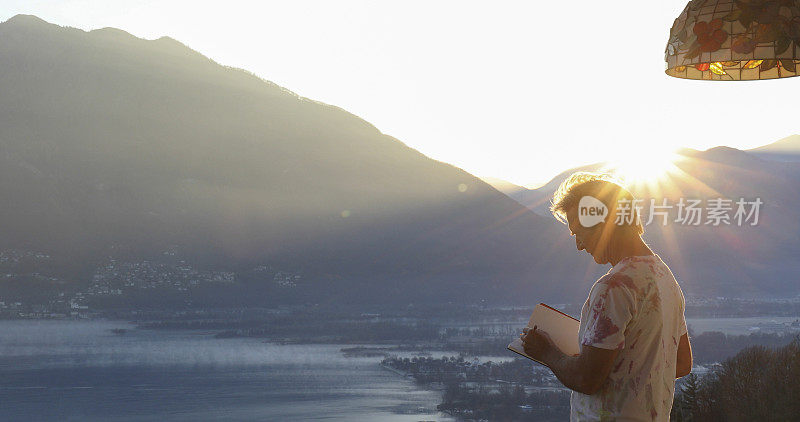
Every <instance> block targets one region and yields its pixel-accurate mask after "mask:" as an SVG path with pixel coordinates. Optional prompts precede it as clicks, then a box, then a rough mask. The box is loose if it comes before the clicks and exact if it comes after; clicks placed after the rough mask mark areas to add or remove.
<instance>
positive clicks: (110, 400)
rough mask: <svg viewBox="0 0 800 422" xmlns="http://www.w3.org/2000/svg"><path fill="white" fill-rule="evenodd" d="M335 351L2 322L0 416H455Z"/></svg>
mask: <svg viewBox="0 0 800 422" xmlns="http://www.w3.org/2000/svg"><path fill="white" fill-rule="evenodd" d="M116 328H124V329H127V330H128V331H126V332H125V333H124V334H115V333H114V332H112V331H111V330H112V329H116ZM341 347H343V346H340V345H278V344H272V343H266V342H264V340H263V339H215V338H213V336H212V335H211V333H198V332H186V331H181V332H175V331H150V330H137V329H134V327H132V326H131V325H129V324H127V323H125V322H115V321H46V320H40V321H35V320H34V321H30V320H27V321H16V320H15V321H0V420H37V421H143V420H160V421H196V420H245V421H264V420H330V421H339V420H341V421H345V420H346V421H353V420H369V421H420V420H438V421H452V420H453V419H451V418H449V417H447V416H446V415H443V414H441V413H438V412H437V411H436V405H437V404H438V403H439V401H440V398H441V393H439V392H436V391H430V390H424V389H420V388H418V387H416V386H415V385H414V384H413V383H412V382H411V381H410V380H408V379H406V378H404V377H401V376H399V375H397V374H394V373H392V372H390V371H388V370H385V369H383V368H381V367H380V365H379V362H380V358H375V357H370V358H366V357H356V358H346V357H344V356H343V355H342V353H341V352H340V351H339V349H340V348H341Z"/></svg>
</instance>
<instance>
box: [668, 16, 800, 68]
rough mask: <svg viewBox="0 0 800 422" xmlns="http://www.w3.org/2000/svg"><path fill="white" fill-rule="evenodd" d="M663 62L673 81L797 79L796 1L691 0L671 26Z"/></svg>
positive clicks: (799, 25)
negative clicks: (683, 79) (677, 79)
mask: <svg viewBox="0 0 800 422" xmlns="http://www.w3.org/2000/svg"><path fill="white" fill-rule="evenodd" d="M665 60H666V62H667V70H666V72H667V75H670V76H674V77H676V78H685V79H704V80H716V81H738V80H755V79H775V78H787V77H790V76H797V75H798V70H800V69H798V67H800V0H692V1H690V2H689V4H687V5H686V8H685V9H683V12H681V14H680V16H678V18H677V19H675V23H674V24H673V25H672V29H671V30H670V32H669V42H668V43H667V50H666V52H665Z"/></svg>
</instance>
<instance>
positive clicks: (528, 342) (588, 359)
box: [520, 327, 619, 394]
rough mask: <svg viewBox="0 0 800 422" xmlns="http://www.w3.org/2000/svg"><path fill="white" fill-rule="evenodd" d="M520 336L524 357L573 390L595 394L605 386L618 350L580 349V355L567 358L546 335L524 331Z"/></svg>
mask: <svg viewBox="0 0 800 422" xmlns="http://www.w3.org/2000/svg"><path fill="white" fill-rule="evenodd" d="M523 331H524V333H523V334H522V335H520V338H521V339H522V345H523V347H524V348H525V353H526V354H527V355H528V356H530V357H532V358H534V359H536V360H538V361H540V362H543V363H544V364H546V365H547V366H549V367H550V370H552V371H553V374H555V376H556V378H558V380H559V381H561V383H562V384H564V386H566V387H567V388H569V389H570V390H573V391H577V392H579V393H582V394H594V393H595V392H597V391H598V390H599V389H600V387H601V386H602V385H603V383H604V382H605V380H606V378H607V377H608V374H610V373H611V367H612V364H613V363H614V361H615V360H616V358H617V354H618V353H619V350H616V349H615V350H607V349H600V348H596V347H592V346H581V353H580V354H579V355H575V356H567V355H565V354H564V352H562V351H561V350H560V349H559V348H558V347H556V345H555V344H553V341H552V340H551V339H550V336H548V335H547V333H545V332H544V331H541V330H537V329H536V327H534V329H525V330H523Z"/></svg>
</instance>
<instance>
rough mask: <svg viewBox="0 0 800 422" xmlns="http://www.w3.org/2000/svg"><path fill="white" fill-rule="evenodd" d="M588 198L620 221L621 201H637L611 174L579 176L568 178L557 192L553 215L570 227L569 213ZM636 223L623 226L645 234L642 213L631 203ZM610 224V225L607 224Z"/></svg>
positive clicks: (587, 173)
mask: <svg viewBox="0 0 800 422" xmlns="http://www.w3.org/2000/svg"><path fill="white" fill-rule="evenodd" d="M584 196H592V197H594V198H597V199H599V200H600V201H601V202H603V204H605V205H606V207H608V218H612V217H613V218H616V214H617V207H618V204H619V201H621V200H627V201H633V200H634V197H633V194H631V193H630V192H629V191H628V190H627V189H625V187H624V186H623V184H622V182H620V181H619V180H618V179H616V178H615V177H613V176H612V175H610V174H601V173H589V172H583V171H582V172H577V173H573V174H572V175H570V176H569V177H567V179H566V180H564V182H562V183H561V185H560V186H559V187H558V189H556V191H555V193H554V194H553V199H552V200H551V202H550V212H551V213H553V216H554V217H555V218H556V219H557V220H558V221H561V222H562V223H565V224H566V223H567V210H569V209H572V208H573V207H577V206H578V202H579V201H580V199H581V198H583V197H584ZM631 208H632V209H631V212H632V215H633V219H632V220H633V221H632V222H627V221H623V224H620V226H623V227H625V226H627V227H631V228H636V232H637V233H638V234H642V233H644V227H642V223H641V221H640V218H639V212H638V210H637V209H636V208H635V207H633V205H632V202H631ZM606 222H608V221H606Z"/></svg>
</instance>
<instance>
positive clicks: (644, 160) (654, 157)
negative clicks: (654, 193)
mask: <svg viewBox="0 0 800 422" xmlns="http://www.w3.org/2000/svg"><path fill="white" fill-rule="evenodd" d="M679 157H680V156H679V155H678V154H676V153H675V152H674V151H662V152H658V153H648V154H647V155H642V154H641V153H637V154H636V155H631V156H628V157H620V158H618V159H617V160H614V161H609V162H608V164H607V165H606V167H605V168H604V169H603V171H607V172H610V173H612V174H614V175H615V176H617V177H619V178H620V179H622V181H623V182H625V183H626V184H630V185H637V184H652V183H656V182H658V181H659V180H660V179H663V178H665V177H666V176H667V175H669V174H670V173H672V172H673V171H674V170H675V169H677V167H676V166H675V162H676V161H677V160H678V159H679Z"/></svg>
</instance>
